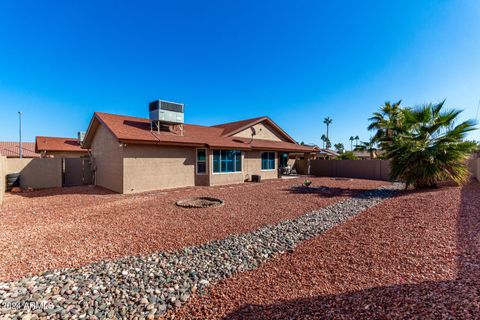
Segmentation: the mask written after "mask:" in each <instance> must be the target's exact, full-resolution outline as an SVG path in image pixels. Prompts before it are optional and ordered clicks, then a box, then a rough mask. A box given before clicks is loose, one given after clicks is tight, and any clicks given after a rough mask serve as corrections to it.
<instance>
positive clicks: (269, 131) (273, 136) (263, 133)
mask: <svg viewBox="0 0 480 320" xmlns="http://www.w3.org/2000/svg"><path fill="white" fill-rule="evenodd" d="M253 128H254V129H255V132H256V135H255V139H262V140H273V141H287V140H286V139H285V138H284V137H283V136H282V135H280V134H279V133H278V132H277V130H275V129H274V128H272V127H271V126H270V125H268V124H266V123H263V122H260V123H257V124H256V125H254V126H253ZM233 136H234V137H239V138H251V137H252V130H251V129H250V128H248V129H246V130H243V131H240V132H239V133H236V134H234V135H233Z"/></svg>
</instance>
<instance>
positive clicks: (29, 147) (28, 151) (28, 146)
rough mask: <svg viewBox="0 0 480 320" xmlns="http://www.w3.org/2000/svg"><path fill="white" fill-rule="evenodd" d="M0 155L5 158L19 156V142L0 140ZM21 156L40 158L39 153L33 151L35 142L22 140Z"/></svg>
mask: <svg viewBox="0 0 480 320" xmlns="http://www.w3.org/2000/svg"><path fill="white" fill-rule="evenodd" d="M0 156H5V157H7V158H20V143H19V142H10V141H0ZM22 157H23V158H40V154H39V153H36V152H35V143H33V142H22Z"/></svg>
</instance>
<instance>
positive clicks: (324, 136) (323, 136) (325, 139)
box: [320, 134, 327, 149]
mask: <svg viewBox="0 0 480 320" xmlns="http://www.w3.org/2000/svg"><path fill="white" fill-rule="evenodd" d="M320 139H321V140H322V148H323V149H325V142H327V136H326V135H324V134H322V137H321V138H320Z"/></svg>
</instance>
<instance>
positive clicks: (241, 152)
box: [210, 149, 243, 174]
mask: <svg viewBox="0 0 480 320" xmlns="http://www.w3.org/2000/svg"><path fill="white" fill-rule="evenodd" d="M215 150H220V151H222V150H227V151H228V150H234V151H240V166H241V167H242V170H241V171H232V172H215V171H213V162H214V160H213V157H214V155H213V153H214V151H215ZM220 155H221V153H220ZM211 162H212V163H211V165H210V168H211V170H212V171H210V172H211V173H212V174H236V173H242V172H243V151H242V150H238V149H212V161H211ZM221 166H222V159H221V158H220V169H221ZM234 166H235V164H234Z"/></svg>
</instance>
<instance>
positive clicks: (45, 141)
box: [35, 136, 88, 158]
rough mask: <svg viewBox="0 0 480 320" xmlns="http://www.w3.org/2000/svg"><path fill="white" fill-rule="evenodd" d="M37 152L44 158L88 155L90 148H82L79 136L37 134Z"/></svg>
mask: <svg viewBox="0 0 480 320" xmlns="http://www.w3.org/2000/svg"><path fill="white" fill-rule="evenodd" d="M35 152H37V153H39V154H40V155H41V157H42V158H80V157H88V149H84V148H82V145H81V143H80V140H79V139H78V138H61V137H43V136H37V137H36V138H35Z"/></svg>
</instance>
